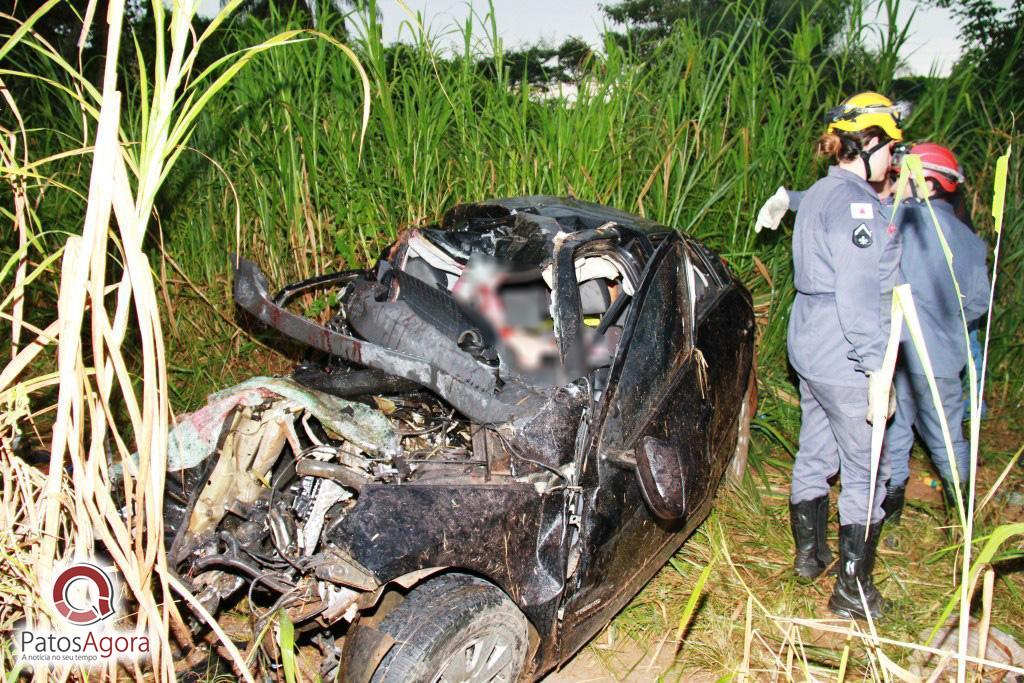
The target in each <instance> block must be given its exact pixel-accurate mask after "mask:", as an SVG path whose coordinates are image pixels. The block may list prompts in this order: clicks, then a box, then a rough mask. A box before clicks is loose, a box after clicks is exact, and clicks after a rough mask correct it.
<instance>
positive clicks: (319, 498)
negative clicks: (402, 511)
mask: <svg viewBox="0 0 1024 683" xmlns="http://www.w3.org/2000/svg"><path fill="white" fill-rule="evenodd" d="M367 400H368V401H372V407H371V405H367V404H366V403H362V402H356V401H349V400H346V399H342V398H339V397H336V396H332V395H329V394H324V393H322V392H319V391H316V390H314V389H310V388H308V387H305V386H303V385H301V384H299V383H298V382H296V381H295V380H292V379H289V378H254V379H251V380H249V381H247V382H245V383H243V384H241V385H239V386H237V387H233V388H231V389H227V390H225V391H222V392H220V393H218V394H215V395H214V396H212V397H211V398H210V401H209V403H208V405H207V406H205V407H204V408H202V409H200V410H198V411H196V412H195V413H192V414H190V415H187V416H185V417H184V418H182V419H181V421H180V422H179V423H178V425H177V426H176V427H175V429H174V430H173V431H172V432H171V434H170V448H169V458H168V459H169V471H168V475H167V489H166V501H165V524H166V527H167V534H168V538H170V539H172V541H171V547H170V550H169V553H168V559H169V562H170V563H171V564H172V566H173V567H174V568H175V570H176V571H177V572H178V573H179V575H181V576H183V577H186V578H187V579H188V580H189V581H190V583H191V585H192V587H193V589H194V591H195V593H196V595H197V596H198V598H199V599H200V601H201V602H202V603H203V604H204V606H205V607H206V608H207V609H208V610H209V611H210V612H212V613H215V612H217V611H218V610H219V608H220V607H221V605H222V603H224V602H225V601H230V600H232V599H233V598H236V597H240V596H242V595H243V594H248V595H249V597H250V598H251V597H252V596H253V594H254V593H256V594H258V595H259V596H261V597H267V596H270V597H272V598H273V600H274V605H275V607H277V608H285V609H286V610H287V611H288V613H289V615H290V617H291V618H292V620H293V621H295V622H297V623H298V622H304V621H308V620H310V619H317V620H318V621H319V622H320V624H321V625H323V626H326V625H330V624H332V623H335V622H337V621H339V620H341V619H347V620H348V621H351V620H352V619H353V618H354V617H355V616H356V614H357V611H358V607H357V605H356V601H357V599H358V598H359V597H360V595H362V594H363V593H365V592H367V591H372V590H374V589H376V588H378V587H379V586H380V582H379V581H378V580H377V578H376V577H375V576H374V575H373V574H372V573H371V572H370V571H368V570H367V569H365V568H363V567H361V566H360V565H359V564H358V563H357V562H356V561H355V560H353V559H352V558H350V557H347V556H346V554H345V553H344V551H342V550H341V549H339V548H338V547H336V546H334V545H332V544H331V543H330V542H328V541H327V540H326V539H327V538H328V537H329V536H330V534H331V531H332V529H334V528H336V527H337V526H338V524H339V523H340V522H341V521H342V520H344V518H345V516H346V515H347V514H348V513H349V511H350V510H351V509H352V507H353V506H354V505H355V503H356V501H357V499H358V497H359V495H360V493H361V491H362V490H363V487H365V486H367V485H370V484H400V483H407V482H414V481H431V480H436V479H438V478H443V479H456V480H457V479H467V478H468V479H479V480H484V479H486V478H488V477H489V476H490V475H491V470H490V469H489V468H488V462H487V461H486V460H485V459H481V458H480V457H478V456H476V455H474V448H473V434H472V433H471V425H470V423H468V422H467V421H466V420H464V419H462V418H460V417H459V416H458V415H457V414H456V413H455V411H453V410H451V409H450V408H447V407H446V406H444V404H442V403H441V402H440V401H439V400H438V399H436V398H435V397H433V396H431V395H429V394H425V393H416V392H414V393H410V394H406V395H402V396H393V397H390V398H385V397H382V396H376V397H372V398H368V399H367ZM477 441H478V443H479V442H481V439H480V438H479V437H478V438H477ZM478 451H479V446H478ZM494 460H495V462H497V461H498V460H500V458H494Z"/></svg>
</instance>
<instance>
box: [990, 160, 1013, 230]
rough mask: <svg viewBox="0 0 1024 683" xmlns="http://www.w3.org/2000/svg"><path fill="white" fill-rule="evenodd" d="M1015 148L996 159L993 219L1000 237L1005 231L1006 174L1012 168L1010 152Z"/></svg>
mask: <svg viewBox="0 0 1024 683" xmlns="http://www.w3.org/2000/svg"><path fill="white" fill-rule="evenodd" d="M1012 150H1013V146H1012V145H1009V146H1007V148H1006V154H1004V155H1003V156H1001V157H999V158H998V159H996V178H995V183H994V187H993V191H992V217H993V218H995V219H996V223H995V227H996V234H997V235H998V234H999V233H1000V232H1001V231H1002V229H1003V206H1004V204H1005V200H1006V174H1007V171H1008V169H1009V166H1010V152H1011V151H1012Z"/></svg>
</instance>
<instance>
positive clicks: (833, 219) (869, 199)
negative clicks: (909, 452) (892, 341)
mask: <svg viewBox="0 0 1024 683" xmlns="http://www.w3.org/2000/svg"><path fill="white" fill-rule="evenodd" d="M902 111H903V109H902V107H901V106H898V105H894V104H893V102H891V101H890V100H889V99H888V98H886V97H884V96H883V95H879V94H878V93H861V94H859V95H855V96H853V97H851V98H849V99H847V100H846V101H845V102H844V103H843V104H842V105H840V106H839V107H837V108H836V109H834V110H833V111H832V112H830V114H829V126H828V130H827V132H826V133H825V135H823V136H822V138H821V139H820V140H819V141H818V152H819V154H822V155H824V156H827V157H830V158H832V159H833V160H834V161H835V162H836V164H835V165H834V166H831V167H830V168H829V171H828V175H827V176H826V177H824V178H822V179H821V180H819V181H818V182H816V183H815V184H814V185H813V186H811V188H810V189H809V190H808V191H807V193H806V194H805V195H804V197H803V199H802V200H801V202H800V208H799V211H798V212H797V216H796V227H795V229H794V232H793V265H794V280H795V285H796V290H797V294H796V300H795V301H794V303H793V309H792V312H791V314H790V320H789V331H788V339H787V345H788V349H789V360H790V363H791V364H792V366H793V368H794V369H795V370H796V372H797V374H798V375H799V379H800V407H801V413H802V415H801V425H800V447H799V450H798V452H797V455H796V462H795V463H794V465H793V485H792V492H791V496H790V518H791V525H792V530H793V538H794V542H795V544H796V559H795V562H794V568H795V571H796V573H797V574H798V575H799V576H802V577H805V578H814V577H816V576H819V575H820V574H821V573H822V572H824V571H825V569H826V568H827V567H828V565H829V564H830V563H831V561H832V556H831V553H830V552H829V550H828V546H827V543H826V540H825V539H826V528H827V524H828V496H829V483H828V480H829V478H831V477H832V476H833V475H835V474H836V472H838V473H839V475H840V480H841V484H842V490H841V492H840V495H839V521H840V527H839V553H840V563H839V572H838V577H837V579H836V584H835V589H834V590H833V593H832V596H831V598H830V600H829V608H830V609H831V610H832V611H833V612H834V613H835V614H837V615H839V616H842V617H846V618H864V617H865V616H866V613H865V607H864V603H862V601H861V594H860V591H861V590H863V594H864V598H865V601H864V602H865V603H866V607H867V612H869V613H870V614H871V616H872V617H873V618H877V617H880V616H881V615H882V610H883V603H884V601H883V599H882V597H881V595H880V594H879V592H878V590H877V589H876V588H875V586H874V583H873V580H872V571H873V567H874V559H875V549H876V548H877V544H878V538H879V535H880V532H881V526H882V521H883V518H884V512H883V510H882V502H883V500H884V497H885V482H886V480H887V479H888V468H887V464H886V463H885V461H884V458H883V462H882V465H881V466H880V471H879V472H878V473H877V474H876V485H875V491H874V503H873V506H872V509H870V510H869V509H868V499H869V496H870V490H869V489H870V481H871V464H870V461H871V424H870V423H869V422H868V416H869V415H870V414H871V407H872V406H870V405H869V403H870V400H871V398H870V397H872V396H881V395H884V396H888V395H889V392H888V389H887V388H880V387H877V386H874V384H875V383H877V382H880V381H881V377H880V376H879V375H878V374H874V373H876V371H877V370H879V369H880V368H881V365H882V357H883V355H884V352H885V345H886V342H887V339H888V334H889V312H890V306H891V297H892V288H893V286H894V284H895V283H896V277H897V270H898V266H899V260H900V236H899V232H898V230H897V229H896V227H895V225H894V224H893V221H892V220H891V215H890V213H891V209H890V207H888V206H885V205H883V203H882V201H881V199H880V198H879V195H878V193H877V192H876V191H875V189H874V188H873V187H872V186H871V184H870V182H883V181H884V180H885V178H886V176H887V174H888V171H889V166H890V160H891V147H892V145H893V144H894V143H895V142H896V141H898V140H901V139H902V137H903V132H902V130H901V128H900V119H901V115H902ZM869 385H871V386H869ZM858 584H859V587H858Z"/></svg>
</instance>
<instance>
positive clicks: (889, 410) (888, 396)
mask: <svg viewBox="0 0 1024 683" xmlns="http://www.w3.org/2000/svg"><path fill="white" fill-rule="evenodd" d="M867 375H868V415H867V417H868V422H869V423H871V424H874V416H875V407H876V406H885V419H886V420H888V419H889V418H890V417H892V414H893V413H895V412H896V394H895V393H894V392H893V386H892V382H891V381H890V382H888V383H885V382H883V381H882V376H881V375H880V374H879V373H877V372H869V373H867Z"/></svg>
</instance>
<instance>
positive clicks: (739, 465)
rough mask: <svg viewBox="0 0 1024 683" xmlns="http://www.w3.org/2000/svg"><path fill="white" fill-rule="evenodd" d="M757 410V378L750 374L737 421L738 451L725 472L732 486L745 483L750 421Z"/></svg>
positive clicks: (727, 480) (727, 481) (752, 373)
mask: <svg viewBox="0 0 1024 683" xmlns="http://www.w3.org/2000/svg"><path fill="white" fill-rule="evenodd" d="M755 410H757V376H756V375H755V373H754V371H753V370H751V372H750V381H749V382H748V384H747V391H746V393H745V394H744V395H743V403H742V404H741V405H740V414H739V416H738V417H737V419H736V450H735V451H734V452H733V455H732V460H731V461H730V462H729V468H728V469H727V470H726V471H725V481H726V483H728V484H729V485H730V486H739V485H740V483H741V482H742V481H743V473H744V472H746V470H747V454H748V453H749V452H750V421H751V419H753V417H754V411H755Z"/></svg>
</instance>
